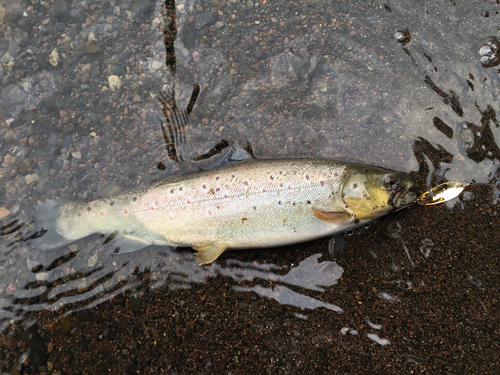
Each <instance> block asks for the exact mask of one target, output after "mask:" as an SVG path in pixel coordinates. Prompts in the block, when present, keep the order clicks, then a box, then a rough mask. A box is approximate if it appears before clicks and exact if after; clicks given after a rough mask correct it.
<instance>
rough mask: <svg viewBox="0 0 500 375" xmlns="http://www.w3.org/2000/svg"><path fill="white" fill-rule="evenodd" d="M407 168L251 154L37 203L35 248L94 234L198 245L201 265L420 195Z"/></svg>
mask: <svg viewBox="0 0 500 375" xmlns="http://www.w3.org/2000/svg"><path fill="white" fill-rule="evenodd" d="M413 185H414V182H413V180H412V179H411V178H410V176H409V175H407V174H405V173H399V172H394V171H391V170H389V169H385V168H380V167H374V166H367V165H360V164H354V163H345V162H339V161H335V160H329V159H305V158H304V159H299V158H297V159H261V160H258V159H249V160H243V161H238V162H234V163H231V164H229V165H225V166H223V167H219V168H216V169H211V170H204V171H198V172H194V173H190V174H185V175H181V176H176V177H171V178H166V179H164V180H162V181H159V182H156V183H153V184H151V185H149V186H146V187H143V188H139V189H134V190H130V191H125V192H121V193H119V194H117V195H115V196H112V197H108V198H103V199H97V200H94V201H91V202H86V203H84V202H74V201H64V200H61V201H56V200H48V201H46V202H45V203H43V204H42V205H41V206H39V207H38V209H36V211H35V222H36V223H37V225H38V227H39V228H40V231H39V235H38V236H37V238H35V239H34V240H33V243H34V245H35V246H37V247H38V248H40V249H44V250H49V249H53V248H57V247H62V246H65V245H67V244H69V243H72V242H74V241H76V240H78V239H81V238H84V237H87V236H89V235H91V234H94V233H101V234H104V235H107V236H108V237H107V238H106V240H105V241H104V243H105V244H108V243H109V244H110V245H112V246H113V247H114V250H113V253H126V252H130V251H135V250H139V249H142V248H144V247H146V246H149V245H165V246H170V247H192V248H193V249H194V250H196V253H195V256H196V259H197V260H198V261H199V262H200V263H202V264H209V263H212V262H214V261H215V260H216V259H217V258H218V257H219V256H220V255H221V254H222V253H223V252H224V251H225V250H226V249H248V248H269V247H278V246H285V245H291V244H296V243H300V242H306V241H310V240H314V239H318V238H322V237H327V236H332V235H334V234H338V233H341V232H345V231H347V230H350V229H352V228H355V227H357V226H360V225H363V224H365V223H367V222H370V221H372V220H374V219H377V218H379V217H381V216H384V215H386V214H388V213H390V212H393V211H396V210H399V209H402V208H404V207H407V206H408V205H410V204H412V203H413V202H414V201H415V200H416V195H415V193H414V192H412V191H411V188H412V187H413Z"/></svg>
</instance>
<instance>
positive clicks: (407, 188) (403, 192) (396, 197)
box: [388, 178, 417, 210]
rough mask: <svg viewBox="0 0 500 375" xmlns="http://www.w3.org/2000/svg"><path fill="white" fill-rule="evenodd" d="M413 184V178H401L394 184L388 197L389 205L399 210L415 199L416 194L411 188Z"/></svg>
mask: <svg viewBox="0 0 500 375" xmlns="http://www.w3.org/2000/svg"><path fill="white" fill-rule="evenodd" d="M413 186H414V182H413V180H411V179H410V178H405V179H402V180H401V182H398V183H397V184H396V186H394V188H393V191H392V194H391V197H390V198H389V202H388V203H389V205H391V206H392V207H394V209H396V210H400V209H401V208H404V207H406V206H408V205H410V204H412V203H413V202H415V201H416V200H417V194H416V193H415V192H413V191H411V189H412V188H413Z"/></svg>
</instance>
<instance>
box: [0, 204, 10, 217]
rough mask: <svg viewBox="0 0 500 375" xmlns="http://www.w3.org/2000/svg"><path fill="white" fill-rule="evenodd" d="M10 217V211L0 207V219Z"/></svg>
mask: <svg viewBox="0 0 500 375" xmlns="http://www.w3.org/2000/svg"><path fill="white" fill-rule="evenodd" d="M9 215H10V211H9V210H8V209H7V208H5V207H0V219H3V218H5V217H7V216H9Z"/></svg>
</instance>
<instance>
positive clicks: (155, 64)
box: [151, 61, 163, 70]
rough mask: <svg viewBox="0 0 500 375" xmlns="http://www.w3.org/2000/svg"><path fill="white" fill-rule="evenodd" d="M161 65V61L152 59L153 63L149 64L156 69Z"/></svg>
mask: <svg viewBox="0 0 500 375" xmlns="http://www.w3.org/2000/svg"><path fill="white" fill-rule="evenodd" d="M162 66H163V63H161V62H160V61H153V63H152V64H151V68H153V69H154V70H158V69H160V68H161V67H162Z"/></svg>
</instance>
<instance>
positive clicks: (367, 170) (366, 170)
mask: <svg viewBox="0 0 500 375" xmlns="http://www.w3.org/2000/svg"><path fill="white" fill-rule="evenodd" d="M368 172H370V170H369V169H365V173H368ZM354 173H356V172H354ZM354 173H353V174H354Z"/></svg>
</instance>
